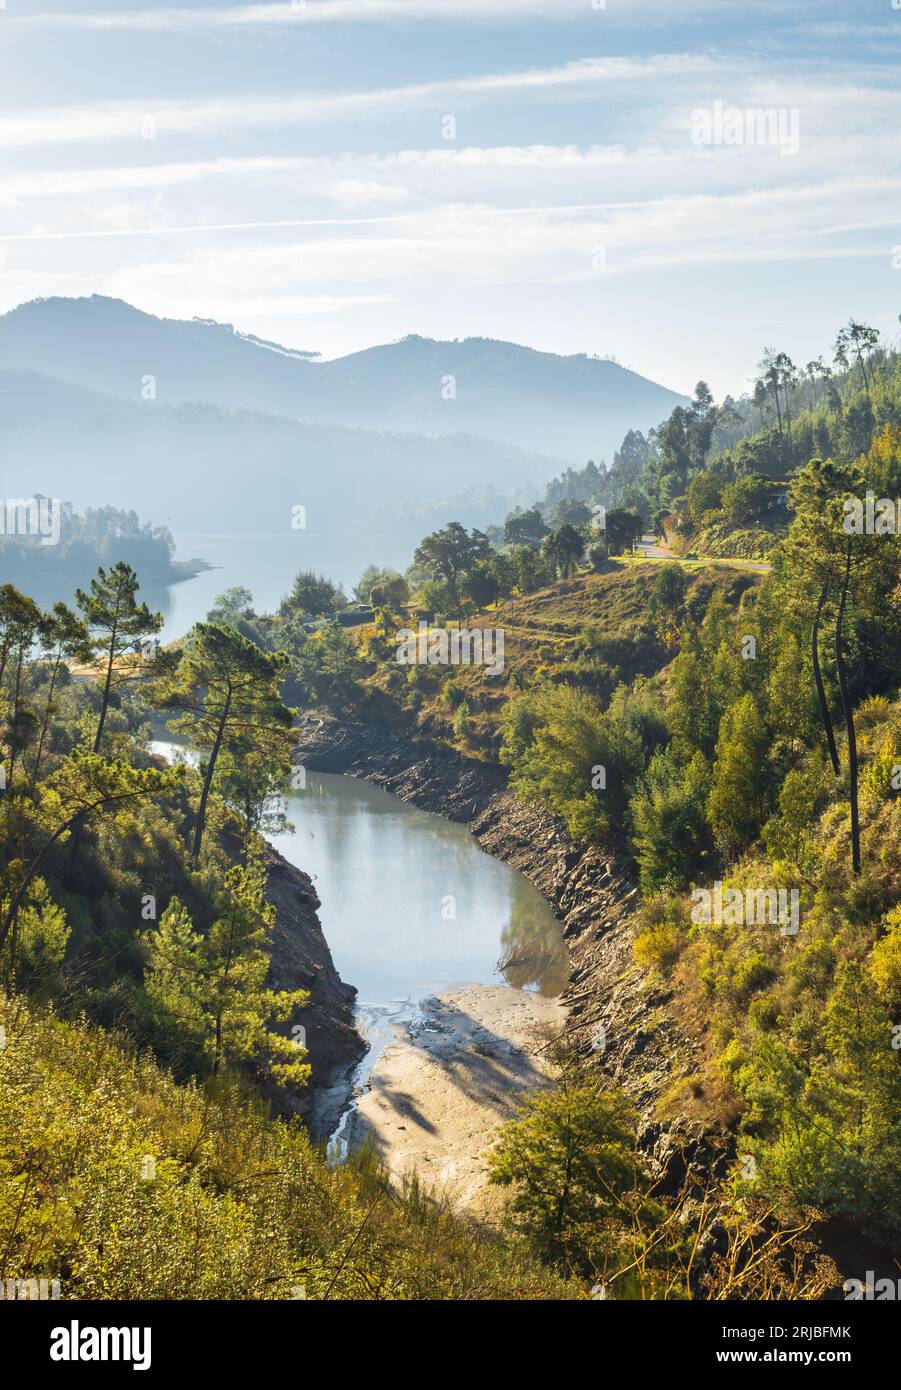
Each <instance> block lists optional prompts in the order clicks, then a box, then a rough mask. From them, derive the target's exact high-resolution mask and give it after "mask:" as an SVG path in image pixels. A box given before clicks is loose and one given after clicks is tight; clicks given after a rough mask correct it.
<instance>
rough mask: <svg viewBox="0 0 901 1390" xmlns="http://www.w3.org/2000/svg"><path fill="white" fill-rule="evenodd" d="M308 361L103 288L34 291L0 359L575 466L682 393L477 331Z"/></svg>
mask: <svg viewBox="0 0 901 1390" xmlns="http://www.w3.org/2000/svg"><path fill="white" fill-rule="evenodd" d="M314 358H315V354H312V353H310V352H307V351H295V350H292V349H289V348H283V347H281V346H280V345H279V344H275V343H268V342H265V341H263V340H261V339H259V338H256V337H254V336H253V335H250V334H242V333H240V332H236V331H235V330H234V329H233V328H232V327H231V325H228V324H224V325H223V324H216V323H212V322H210V321H207V320H198V319H194V320H191V321H184V320H179V319H159V318H155V317H154V316H153V315H152V314H145V313H142V312H141V311H140V310H138V309H135V308H132V306H131V305H129V304H125V303H123V302H122V301H121V300H116V299H108V298H104V297H102V296H99V295H94V296H92V297H91V298H88V299H43V300H33V301H31V302H30V303H28V304H22V305H20V306H19V307H18V308H17V309H14V310H12V311H11V312H10V313H8V314H6V315H4V316H2V317H0V367H5V368H8V369H14V370H15V369H21V368H28V369H31V370H32V371H36V372H41V373H43V374H45V375H48V376H51V377H56V378H58V379H60V380H61V381H65V382H68V383H71V384H75V385H79V386H82V387H86V388H88V389H90V390H94V391H101V392H104V393H106V394H110V395H115V396H120V397H123V398H124V399H126V400H129V401H132V402H140V401H141V399H142V392H143V393H144V394H145V395H146V393H147V391H148V389H149V387H150V383H149V380H148V379H149V378H153V384H152V385H153V389H155V392H156V402H157V404H159V405H168V406H174V405H180V404H187V403H192V402H205V403H207V404H211V405H217V406H220V407H223V408H225V409H228V410H252V411H263V412H265V413H267V414H275V415H280V416H292V417H294V418H295V419H302V420H316V421H324V422H328V423H332V424H338V425H349V426H357V427H364V428H369V429H379V430H391V431H402V432H407V431H412V432H415V433H420V434H430V435H439V434H440V435H446V434H477V435H482V436H485V437H486V438H490V439H499V440H504V441H506V442H508V443H511V444H516V445H518V446H520V447H522V448H526V449H530V450H532V449H534V450H538V451H540V452H542V453H546V454H551V455H553V456H554V457H555V458H556V459H564V460H566V461H568V462H574V463H584V462H585V461H586V460H587V459H588V458H595V459H600V458H606V459H607V461H608V462H609V461H610V459H611V458H612V455H613V451H614V449H616V448H617V447H618V445H619V444H620V443H621V441H622V438H623V436H624V434H625V433H626V431H627V430H629V429H632V428H636V429H647V428H648V427H650V426H651V425H656V424H659V422H660V421H661V420H662V419H664V418H665V417H666V416H667V415H668V414H669V413H670V411H671V410H672V409H673V407H674V406H675V405H677V404H679V403H680V402H682V401H684V397H682V396H679V395H677V394H676V393H675V392H672V391H669V390H667V389H666V388H664V387H662V386H658V385H656V384H655V383H654V382H651V381H647V380H646V379H645V378H644V377H641V376H638V375H637V374H636V373H635V372H631V371H627V370H626V369H625V368H624V367H621V366H619V365H617V364H616V363H615V362H609V361H601V360H599V359H596V358H590V357H586V356H584V355H580V356H575V357H559V356H555V355H554V354H552V353H545V352H536V351H534V350H533V349H531V348H524V347H519V346H517V345H516V344H514V343H505V342H496V341H493V340H490V339H485V338H467V339H464V340H462V341H458V342H436V341H433V340H431V339H427V338H419V337H409V338H405V339H403V340H402V341H401V342H397V343H390V344H386V345H384V346H382V347H373V348H368V349H366V350H365V351H363V352H356V353H352V354H351V355H349V356H347V357H341V358H338V359H336V360H335V361H331V362H323V361H316V360H313V359H314ZM451 378H452V379H453V381H452V382H451V380H450V379H451ZM454 392H455V395H454V394H453V393H454ZM551 471H552V472H553V471H556V470H554V469H552V470H551ZM486 476H490V475H486ZM385 481H386V484H387V485H388V486H390V477H388V478H386V480H385Z"/></svg>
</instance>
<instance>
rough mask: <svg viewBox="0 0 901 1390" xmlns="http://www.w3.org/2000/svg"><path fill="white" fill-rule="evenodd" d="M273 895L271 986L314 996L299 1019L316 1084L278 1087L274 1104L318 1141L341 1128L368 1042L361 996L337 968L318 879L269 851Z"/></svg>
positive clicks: (273, 1092)
mask: <svg viewBox="0 0 901 1390" xmlns="http://www.w3.org/2000/svg"><path fill="white" fill-rule="evenodd" d="M268 869H269V876H268V880H267V887H266V896H267V897H268V899H269V901H270V902H271V903H273V904H274V905H275V909H276V919H275V927H274V929H273V933H272V953H271V959H270V966H269V983H270V985H271V986H272V988H273V989H280V990H294V989H305V990H308V991H309V994H310V1002H309V1004H308V1005H307V1007H306V1008H305V1009H303V1010H301V1011H300V1012H299V1013H298V1015H297V1021H298V1022H299V1023H301V1024H302V1025H303V1028H304V1030H305V1033H306V1040H305V1041H306V1047H307V1052H308V1054H309V1056H308V1060H309V1062H310V1066H311V1069H312V1074H311V1080H310V1085H309V1086H308V1087H306V1088H304V1089H299V1090H293V1089H289V1088H285V1087H275V1086H273V1087H271V1088H270V1089H269V1091H268V1094H269V1099H270V1100H271V1102H272V1104H273V1105H274V1106H275V1108H276V1109H278V1110H280V1111H282V1112H283V1113H289V1114H296V1115H300V1116H301V1118H302V1119H303V1120H304V1121H305V1122H306V1124H307V1126H308V1128H309V1130H310V1132H311V1134H312V1135H313V1137H314V1138H317V1139H318V1138H323V1137H325V1136H326V1135H328V1134H329V1133H330V1132H331V1130H332V1129H333V1128H334V1126H335V1124H336V1123H337V1121H338V1118H339V1116H340V1114H341V1111H342V1110H343V1109H344V1108H345V1106H346V1105H347V1103H348V1101H349V1099H350V1094H351V1083H352V1077H353V1072H354V1069H355V1067H356V1065H357V1063H358V1062H359V1060H360V1058H361V1057H362V1056H363V1054H364V1053H365V1051H366V1044H365V1043H364V1041H363V1039H362V1037H361V1036H360V1034H359V1032H358V1031H357V1028H356V1025H355V1023H354V1000H355V998H356V994H357V991H356V990H355V989H354V987H353V986H352V985H348V984H345V983H344V981H343V980H342V979H341V977H340V975H339V974H338V972H337V970H336V969H335V965H334V962H333V960H332V953H331V951H330V950H329V947H328V942H327V941H326V939H325V936H324V935H323V931H322V926H321V924H320V922H319V918H318V917H317V915H316V913H317V909H318V908H319V906H320V902H319V898H318V896H317V894H316V890H315V888H314V887H313V883H312V880H311V879H310V878H309V876H308V875H307V874H305V873H303V872H302V870H300V869H297V868H295V867H294V865H293V864H289V863H288V861H287V860H286V859H284V858H282V856H281V855H280V854H278V853H277V852H276V851H275V850H274V849H272V847H271V846H270V847H269V854H268Z"/></svg>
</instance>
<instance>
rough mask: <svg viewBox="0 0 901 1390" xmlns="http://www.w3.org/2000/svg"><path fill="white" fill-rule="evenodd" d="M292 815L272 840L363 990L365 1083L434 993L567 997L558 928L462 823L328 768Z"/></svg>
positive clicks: (361, 1078) (310, 780) (345, 974)
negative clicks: (460, 988)
mask: <svg viewBox="0 0 901 1390" xmlns="http://www.w3.org/2000/svg"><path fill="white" fill-rule="evenodd" d="M153 748H154V750H155V751H156V752H159V753H162V754H163V755H164V756H165V757H169V758H171V757H173V756H175V754H177V752H178V751H179V750H178V749H177V747H176V745H174V744H172V743H171V742H168V741H158V742H155V743H154V744H153ZM285 809H286V813H287V816H288V819H289V820H290V822H291V824H292V827H293V828H292V829H291V830H290V831H288V832H286V833H284V834H273V835H271V836H270V837H269V838H270V840H271V842H272V844H273V845H274V846H275V848H276V849H277V850H278V851H279V852H280V853H281V854H282V855H284V857H285V859H287V860H288V861H289V862H290V863H292V864H294V865H296V866H297V867H298V868H299V869H302V870H303V871H304V872H305V873H308V874H309V875H310V877H311V878H312V879H313V882H314V884H315V887H316V892H317V893H318V895H319V898H320V900H321V904H322V905H321V907H320V908H319V920H320V922H321V923H322V929H323V931H324V933H325V939H326V941H327V942H328V944H329V947H330V949H331V952H332V958H333V960H334V962H335V966H336V968H337V970H338V972H339V974H340V975H341V977H342V979H344V980H346V981H347V982H348V983H349V984H352V985H355V986H356V988H357V991H358V994H357V1008H356V1013H357V1023H358V1027H359V1028H360V1031H361V1032H362V1033H363V1035H364V1037H365V1038H366V1040H367V1042H368V1043H369V1052H368V1053H367V1054H366V1056H365V1058H364V1059H363V1061H362V1063H361V1064H360V1068H359V1070H358V1073H357V1075H356V1077H355V1084H356V1086H357V1088H362V1087H365V1086H366V1084H367V1082H368V1078H369V1075H370V1073H371V1071H372V1068H373V1066H374V1064H375V1063H376V1061H377V1060H378V1058H379V1056H380V1054H381V1053H382V1051H383V1050H384V1048H385V1047H386V1046H387V1045H388V1044H389V1043H390V1042H391V1041H392V1038H393V1036H394V1031H395V1028H396V1027H397V1026H398V1025H403V1024H407V1023H410V1022H413V1021H415V1020H416V1019H417V1017H418V1015H419V1012H420V1009H421V1006H422V1003H423V1001H424V1000H425V999H426V998H427V997H429V996H430V995H432V994H433V993H435V992H436V991H437V990H441V989H445V988H447V987H450V986H455V985H466V984H495V985H496V984H508V985H510V986H511V987H512V988H516V989H527V990H536V991H539V992H541V993H542V994H544V995H546V996H549V997H556V995H558V994H559V993H560V991H561V990H562V988H563V986H564V984H565V983H566V979H567V976H568V973H569V969H570V966H569V962H568V957H567V954H566V950H565V947H564V944H563V939H562V935H561V927H560V923H559V922H558V921H557V919H556V917H555V916H554V914H553V912H552V911H551V909H550V907H549V906H548V904H547V903H546V902H545V900H544V899H543V898H542V897H541V896H540V894H539V893H538V892H537V891H536V890H535V889H534V888H533V887H532V885H531V884H530V883H529V882H528V880H527V879H525V878H523V876H522V875H521V874H519V873H517V872H516V871H515V870H514V869H511V868H510V867H509V866H508V865H506V864H504V863H502V862H501V861H500V860H497V859H493V858H491V856H490V855H488V854H485V852H484V851H483V850H482V849H481V848H480V846H479V844H478V842H477V841H476V840H475V838H474V837H473V836H472V835H471V834H470V832H469V831H468V830H467V829H466V827H465V826H462V825H458V824H456V823H454V822H452V821H446V820H443V819H442V818H441V817H440V816H435V815H432V814H430V813H429V812H427V811H421V810H418V809H417V808H416V807H414V806H410V805H408V804H407V803H406V802H404V801H400V800H399V799H398V798H397V797H395V796H391V795H390V794H389V793H388V792H384V791H382V790H381V789H380V788H378V787H374V786H372V785H371V784H370V783H368V782H363V781H360V780H358V779H356V778H352V777H343V776H339V775H337V774H332V773H317V772H309V771H307V772H306V773H305V786H304V789H303V790H302V791H297V792H292V793H291V794H290V795H289V796H288V797H287V798H286V803H285ZM343 1128H344V1126H343V1125H342V1129H343Z"/></svg>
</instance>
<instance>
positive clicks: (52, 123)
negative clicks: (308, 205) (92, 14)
mask: <svg viewBox="0 0 901 1390" xmlns="http://www.w3.org/2000/svg"><path fill="white" fill-rule="evenodd" d="M714 66H715V65H714V60H713V59H712V58H711V57H710V56H708V55H706V54H691V53H671V54H659V55H653V56H648V57H646V58H580V59H577V60H576V61H574V62H570V63H564V64H561V65H559V66H555V67H551V68H530V69H527V70H525V71H520V72H506V73H488V74H485V75H483V76H479V77H461V78H453V79H448V80H445V81H438V82H422V83H416V84H412V85H409V86H405V87H387V88H385V87H383V88H374V89H372V90H371V91H357V92H341V93H327V94H324V95H319V96H310V97H293V96H288V95H285V96H280V97H262V96H255V95H242V96H229V97H220V98H215V99H206V100H199V101H168V100H167V101H155V100H152V99H149V98H148V99H147V100H146V101H113V102H103V103H95V104H92V105H90V106H68V107H43V108H40V109H37V110H32V109H27V110H21V111H19V112H15V113H12V114H7V115H4V116H2V117H0V146H4V147H7V148H10V147H21V146H33V145H44V144H72V143H82V142H90V141H112V140H121V139H130V140H134V139H138V138H140V137H141V134H142V131H143V130H145V129H146V128H147V122H148V121H150V122H152V128H153V129H154V131H155V133H156V134H157V135H163V134H167V135H171V134H183V135H222V134H224V135H229V134H234V133H235V132H236V131H239V130H247V129H253V128H261V127H270V128H276V127H284V126H294V125H298V124H302V123H307V122H312V121H328V120H338V119H342V118H347V117H355V116H366V117H371V116H372V115H374V114H377V113H378V112H385V111H402V110H406V109H410V108H411V107H417V106H429V105H431V104H434V103H436V102H439V101H443V100H447V99H450V98H453V97H483V96H492V95H494V94H501V93H517V92H526V93H534V92H537V91H540V90H542V89H549V90H553V89H559V88H566V87H573V88H575V87H578V86H587V85H592V84H598V83H604V84H608V85H611V86H615V85H616V84H620V83H628V84H635V83H642V84H644V83H646V82H663V81H667V80H671V79H675V78H677V77H685V76H687V75H690V74H696V75H697V74H704V73H711V72H712V71H713V70H714Z"/></svg>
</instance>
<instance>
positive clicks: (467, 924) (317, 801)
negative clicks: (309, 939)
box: [274, 773, 567, 1004]
mask: <svg viewBox="0 0 901 1390" xmlns="http://www.w3.org/2000/svg"><path fill="white" fill-rule="evenodd" d="M287 811H288V817H289V819H290V820H291V821H292V823H293V825H294V831H293V833H291V834H286V835H281V836H276V837H274V842H275V844H276V846H277V847H278V849H280V850H281V852H282V853H283V854H284V855H285V857H286V858H288V859H290V860H291V861H292V862H293V863H295V864H298V865H299V866H300V867H301V868H303V869H305V870H306V872H307V873H309V874H311V876H312V877H313V878H314V881H315V883H316V891H317V892H318V894H319V897H320V898H321V900H322V907H321V909H320V913H319V916H320V920H321V921H322V925H323V930H324V931H325V935H326V938H327V940H328V943H329V945H330V947H331V950H332V955H333V957H334V959H335V964H336V965H337V967H338V969H339V971H340V973H341V974H342V975H343V976H344V978H345V979H347V980H350V981H352V983H354V984H355V985H356V986H357V988H358V990H359V996H360V1001H361V1003H365V1004H387V1003H390V1002H392V1001H396V1000H404V999H410V998H414V999H415V998H421V997H422V995H423V994H424V993H427V992H430V991H432V990H434V989H436V988H440V987H441V986H444V985H451V984H462V983H474V984H483V983H490V982H495V983H497V982H498V981H499V980H501V979H506V980H507V981H508V982H509V983H510V984H512V985H514V986H516V987H517V988H538V989H540V990H541V992H542V993H545V994H548V995H554V994H558V993H559V992H560V990H561V989H562V987H563V984H564V983H565V981H566V975H567V967H566V957H565V950H564V947H563V942H562V939H561V932H560V925H559V923H558V922H557V920H556V918H555V917H554V915H553V913H552V912H551V910H550V908H549V907H548V905H547V903H545V901H544V900H543V899H542V898H541V897H540V896H539V894H538V893H537V892H536V891H535V889H534V888H533V887H532V885H531V884H530V883H528V882H527V880H526V879H524V878H523V877H522V876H521V875H520V874H518V873H516V872H515V871H514V870H512V869H510V868H509V867H508V866H507V865H505V864H502V863H500V862H499V861H498V860H495V859H492V858H491V857H490V856H489V855H487V854H485V853H483V851H482V850H481V849H480V848H479V846H478V844H477V843H476V841H475V840H474V839H473V837H472V836H471V835H470V834H469V832H468V831H467V830H466V829H465V827H463V826H461V825H455V824H454V823H452V822H450V821H445V820H442V819H441V818H440V817H438V816H433V815H429V814H428V813H427V812H424V811H420V810H417V809H416V808H415V807H411V806H408V805H406V804H405V803H404V802H400V801H398V800H397V799H396V798H395V797H392V796H389V795H387V794H386V793H385V792H383V791H381V790H379V789H378V788H377V787H372V786H370V785H369V784H368V783H366V782H361V781H356V780H354V779H352V778H347V777H339V776H334V775H330V774H325V773H307V786H306V789H305V790H304V791H303V792H299V793H297V794H294V795H292V796H290V797H289V798H288V805H287Z"/></svg>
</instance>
